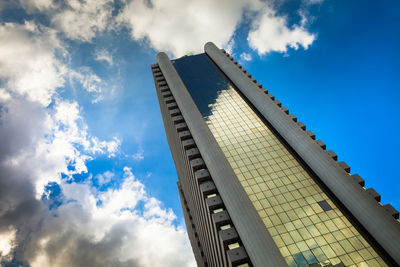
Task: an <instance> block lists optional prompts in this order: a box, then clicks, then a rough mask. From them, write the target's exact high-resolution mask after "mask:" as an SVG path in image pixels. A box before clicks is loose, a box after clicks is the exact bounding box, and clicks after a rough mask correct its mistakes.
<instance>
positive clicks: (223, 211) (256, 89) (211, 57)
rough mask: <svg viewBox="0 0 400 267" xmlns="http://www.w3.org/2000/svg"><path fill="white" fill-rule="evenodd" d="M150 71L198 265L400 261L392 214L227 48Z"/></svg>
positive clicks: (161, 59)
mask: <svg viewBox="0 0 400 267" xmlns="http://www.w3.org/2000/svg"><path fill="white" fill-rule="evenodd" d="M152 71H153V75H154V81H155V85H156V91H157V96H158V99H159V103H160V109H161V113H162V118H163V122H164V126H165V131H166V134H167V138H168V142H169V145H170V148H171V152H172V156H173V159H174V163H175V166H176V170H177V174H178V179H179V182H178V190H179V194H180V198H181V203H182V208H183V212H184V217H185V222H186V226H187V231H188V235H189V239H190V242H191V245H192V248H193V252H194V255H195V258H196V261H197V264H198V266H260V267H267V266H271V267H277V266H397V265H399V264H400V224H399V221H398V216H399V213H398V212H397V211H396V210H395V209H394V208H393V207H392V206H391V205H389V204H388V205H382V204H381V203H380V202H379V201H380V196H379V194H377V193H376V192H375V191H374V190H373V189H372V188H370V189H366V188H365V187H364V180H363V179H362V178H361V177H360V176H358V175H357V174H353V175H351V174H350V167H349V166H347V165H346V163H344V162H337V156H336V154H335V153H334V152H333V151H326V150H325V144H324V143H323V142H322V141H321V140H315V135H314V134H313V133H312V132H311V131H306V129H305V126H304V124H302V123H301V122H298V121H297V118H296V117H295V116H294V115H293V114H290V113H289V111H288V109H287V108H285V107H283V106H282V104H281V103H280V102H279V101H278V100H275V99H274V96H273V95H272V94H270V93H269V92H268V91H267V90H266V89H264V88H263V87H262V85H261V84H260V83H258V82H257V81H256V80H255V79H254V78H252V76H251V75H250V74H248V73H247V72H246V70H244V69H243V67H242V66H240V65H239V64H238V63H237V62H236V61H235V60H234V59H233V58H232V57H231V56H229V54H227V53H226V52H225V51H224V50H220V49H218V48H217V47H216V46H215V45H214V44H213V43H207V44H206V45H205V53H203V54H199V55H193V56H186V57H182V58H179V59H175V60H170V59H169V58H168V56H167V55H166V54H165V53H159V54H158V55H157V64H154V65H152ZM166 245H168V244H166Z"/></svg>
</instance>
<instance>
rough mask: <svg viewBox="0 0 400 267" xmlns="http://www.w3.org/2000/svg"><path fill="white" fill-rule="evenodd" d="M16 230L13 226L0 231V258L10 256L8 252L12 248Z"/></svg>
mask: <svg viewBox="0 0 400 267" xmlns="http://www.w3.org/2000/svg"><path fill="white" fill-rule="evenodd" d="M16 232H17V231H16V230H15V229H14V228H13V227H10V229H7V230H6V231H4V232H0V259H2V258H6V259H7V258H10V256H9V254H10V252H11V251H12V249H13V248H14V246H15V244H14V242H15V234H16Z"/></svg>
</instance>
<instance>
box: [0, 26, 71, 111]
mask: <svg viewBox="0 0 400 267" xmlns="http://www.w3.org/2000/svg"><path fill="white" fill-rule="evenodd" d="M56 53H60V54H62V53H64V51H63V48H62V46H61V44H60V41H59V40H58V38H57V37H56V32H55V31H54V30H52V29H50V28H46V27H43V26H41V27H38V26H37V25H36V24H34V23H32V22H25V24H16V23H4V24H0V81H1V82H2V83H3V84H5V85H6V86H7V88H9V89H10V91H12V92H13V93H16V94H18V95H23V96H26V97H27V98H28V99H30V100H32V101H37V102H39V103H41V104H42V105H45V106H46V105H48V104H49V103H50V101H51V97H52V96H53V94H54V93H55V89H56V88H57V87H60V86H63V84H64V76H63V74H64V73H65V71H66V69H65V66H64V64H62V63H61V62H60V61H59V60H58V59H57V58H56V56H55V54H56Z"/></svg>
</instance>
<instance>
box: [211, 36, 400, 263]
mask: <svg viewBox="0 0 400 267" xmlns="http://www.w3.org/2000/svg"><path fill="white" fill-rule="evenodd" d="M204 50H205V52H206V53H207V55H208V56H209V57H211V59H212V60H213V61H214V62H215V64H217V66H218V67H219V68H220V69H221V70H222V71H223V72H224V73H225V75H227V76H228V77H229V79H230V80H231V81H232V82H233V83H234V84H235V85H236V87H237V88H238V89H239V90H240V91H241V92H242V94H243V95H244V96H245V97H246V98H247V99H248V100H249V101H250V102H251V103H252V104H253V105H254V107H255V108H256V109H257V110H258V111H259V112H260V113H261V114H262V115H263V116H264V118H265V119H266V120H267V121H268V122H269V123H270V124H271V125H272V126H273V127H274V129H275V130H276V131H277V132H278V133H279V134H280V135H281V136H282V137H283V138H284V139H285V141H286V142H287V143H288V144H289V145H290V146H291V147H292V148H293V149H294V151H296V153H297V154H298V155H299V156H300V157H301V158H302V159H303V160H304V161H305V162H306V163H307V165H308V166H309V167H310V168H311V169H312V170H313V171H314V172H315V173H316V174H317V176H318V177H319V178H320V179H321V180H322V182H323V183H324V184H325V185H326V186H327V187H328V188H329V189H330V190H331V191H332V193H333V194H334V195H335V196H336V197H337V198H338V199H339V201H340V202H341V203H342V204H343V205H344V206H345V207H346V208H347V209H348V210H349V211H350V212H351V214H352V215H353V216H354V217H355V218H356V219H357V220H358V222H359V223H360V224H361V225H362V226H363V227H364V228H365V229H366V230H367V231H368V232H369V234H370V235H371V236H372V237H373V238H374V239H375V240H376V241H377V242H378V243H379V244H380V245H381V246H382V247H383V249H385V250H386V252H387V253H388V254H389V255H390V256H391V257H392V258H393V259H394V260H395V261H396V262H397V264H399V265H400V225H399V223H398V222H396V220H394V218H393V217H392V216H391V215H390V214H389V213H387V212H385V210H384V209H382V208H381V207H380V206H379V204H378V203H377V202H376V201H375V200H374V199H373V198H370V197H368V195H367V194H366V192H365V190H363V189H362V187H360V186H359V185H358V184H356V183H354V182H352V180H351V178H350V176H349V174H348V173H347V172H346V171H344V170H343V168H341V167H339V166H338V165H337V164H335V162H334V161H333V160H332V159H331V158H330V156H329V154H328V153H326V152H325V151H324V150H322V149H321V148H320V147H319V146H318V144H316V143H315V142H314V141H313V140H312V139H311V138H310V137H309V136H308V135H307V134H306V132H304V131H303V130H302V129H301V128H300V127H298V125H297V124H296V123H295V122H294V121H293V120H292V119H291V118H290V117H289V116H287V115H286V114H285V113H284V112H282V110H281V109H280V108H279V107H278V106H277V105H276V104H274V103H273V101H272V100H271V99H270V98H269V97H268V96H267V95H265V94H264V93H263V92H262V91H261V90H260V89H259V88H258V87H257V85H256V84H255V83H253V82H252V81H251V80H250V79H249V78H248V77H247V76H246V75H245V74H244V73H243V72H242V70H240V69H239V68H238V67H237V66H236V65H235V64H234V63H233V62H232V61H231V60H230V59H229V58H228V57H227V56H226V55H224V54H223V53H222V52H221V51H220V50H219V49H218V48H217V47H216V46H215V45H214V44H213V43H207V44H206V45H205V46H204Z"/></svg>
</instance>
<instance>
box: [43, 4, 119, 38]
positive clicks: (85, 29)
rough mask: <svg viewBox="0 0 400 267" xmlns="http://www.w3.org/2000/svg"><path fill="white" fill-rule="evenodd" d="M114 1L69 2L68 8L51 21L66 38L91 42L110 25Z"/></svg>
mask: <svg viewBox="0 0 400 267" xmlns="http://www.w3.org/2000/svg"><path fill="white" fill-rule="evenodd" d="M112 2H113V1H112V0H83V1H79V0H67V1H65V4H66V5H67V8H66V9H64V10H62V11H61V12H59V13H57V14H55V15H54V16H53V17H52V18H51V21H52V23H53V25H55V27H56V28H57V29H58V30H60V31H62V32H63V33H64V34H65V35H66V37H68V38H70V39H73V40H79V41H85V42H88V41H91V40H92V39H93V38H94V37H95V36H96V34H97V33H99V32H102V31H104V30H105V29H106V28H107V27H108V26H109V23H110V18H111V13H112V6H111V5H112Z"/></svg>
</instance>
